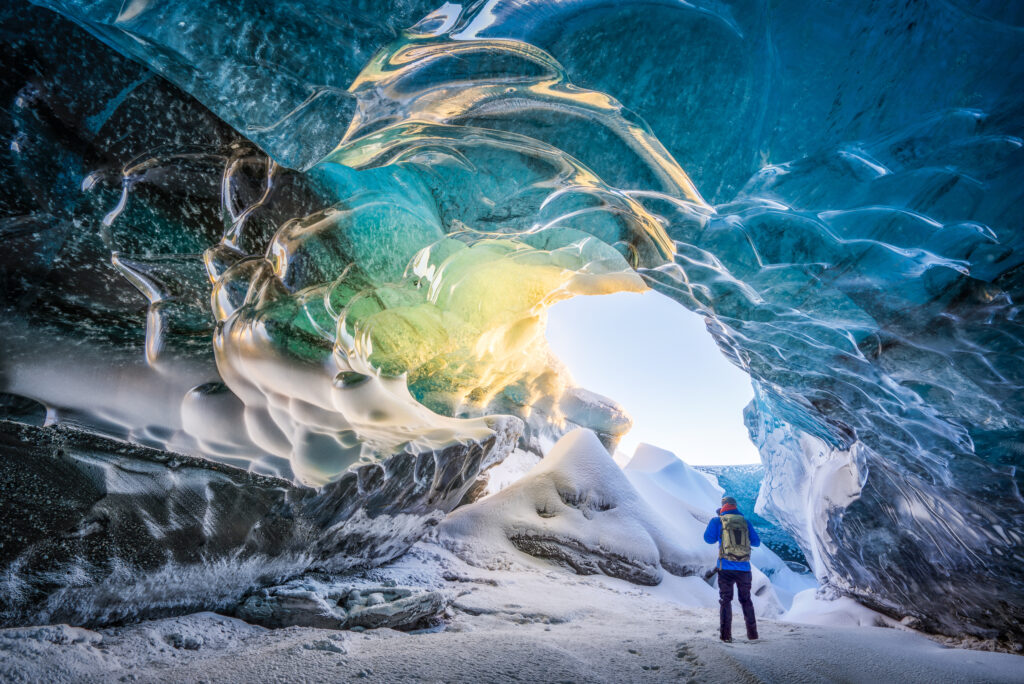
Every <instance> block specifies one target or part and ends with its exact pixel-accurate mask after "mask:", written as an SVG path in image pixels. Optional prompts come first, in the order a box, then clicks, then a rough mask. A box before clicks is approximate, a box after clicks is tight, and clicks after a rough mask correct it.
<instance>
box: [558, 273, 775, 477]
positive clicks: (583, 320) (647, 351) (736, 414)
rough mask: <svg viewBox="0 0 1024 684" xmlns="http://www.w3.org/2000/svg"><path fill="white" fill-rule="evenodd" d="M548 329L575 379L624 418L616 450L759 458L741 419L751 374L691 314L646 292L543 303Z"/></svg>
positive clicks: (721, 460)
mask: <svg viewBox="0 0 1024 684" xmlns="http://www.w3.org/2000/svg"><path fill="white" fill-rule="evenodd" d="M547 336H548V341H549V342H550V343H551V348H552V349H553V350H554V352H555V354H556V355H557V356H558V357H559V358H560V359H561V360H562V361H563V362H564V363H565V364H566V365H567V366H568V367H569V370H570V372H571V373H572V375H573V378H574V379H575V380H576V384H578V385H580V386H582V387H585V388H587V389H589V390H592V391H594V392H597V393H598V394H603V395H605V396H607V397H611V398H612V399H614V400H616V401H617V402H619V403H620V404H622V405H623V406H624V407H625V408H626V410H627V411H628V412H629V414H630V415H631V416H633V429H632V430H630V431H629V433H628V434H627V435H626V436H625V437H624V438H623V439H622V442H621V443H620V445H619V449H620V450H621V451H625V452H626V453H628V454H630V455H632V453H633V450H634V449H635V448H636V445H637V444H639V443H640V442H647V443H649V444H653V445H655V446H659V447H661V448H662V449H668V450H669V451H672V452H673V453H675V454H676V455H677V456H679V457H680V458H682V459H683V460H684V461H686V462H687V463H690V464H691V465H731V464H737V463H760V460H761V459H760V457H759V456H758V453H757V449H756V448H754V445H753V444H751V442H750V438H749V437H748V436H747V429H746V427H744V425H743V407H744V406H746V405H747V403H748V402H749V401H750V400H751V399H752V398H753V396H754V395H753V390H752V389H751V387H750V378H749V377H748V376H747V374H746V373H744V372H743V371H741V370H740V369H738V368H736V367H735V366H733V365H732V364H731V363H729V362H728V361H727V360H726V359H725V357H724V356H723V355H722V353H721V352H720V351H719V350H718V347H717V346H716V345H715V342H714V340H712V339H711V335H710V334H709V333H708V331H707V329H706V328H705V327H704V319H702V318H701V317H700V316H698V315H696V314H694V313H693V312H691V311H689V310H687V309H685V308H684V307H682V306H681V305H679V304H677V303H675V302H673V301H672V300H671V299H669V298H668V297H665V296H663V295H660V294H658V293H656V292H653V291H649V292H645V293H643V294H636V293H632V292H622V293H618V294H613V295H604V296H597V297H574V298H572V299H569V300H566V301H564V302H559V303H558V304H556V305H555V306H553V307H552V308H551V309H550V310H549V320H548V331H547Z"/></svg>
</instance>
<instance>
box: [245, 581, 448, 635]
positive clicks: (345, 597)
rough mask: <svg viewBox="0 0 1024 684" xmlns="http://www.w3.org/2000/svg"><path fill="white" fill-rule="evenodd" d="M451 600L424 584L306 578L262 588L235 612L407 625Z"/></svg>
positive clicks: (338, 623)
mask: <svg viewBox="0 0 1024 684" xmlns="http://www.w3.org/2000/svg"><path fill="white" fill-rule="evenodd" d="M448 603H449V601H448V599H447V598H446V597H445V595H444V594H443V593H441V592H438V591H429V590H427V589H423V588H419V587H399V586H380V587H374V586H369V587H366V586H360V587H354V586H351V585H345V584H343V583H338V582H330V581H326V582H318V581H316V580H315V579H312V578H303V579H299V580H293V581H291V582H288V583H287V584H283V585H278V586H273V587H267V588H264V589H260V590H259V591H258V592H255V593H253V594H251V595H249V596H247V597H245V598H244V599H243V600H242V601H241V602H240V603H239V604H238V606H237V607H236V608H235V610H234V614H235V616H236V617H238V618H241V619H243V620H245V621H246V622H251V623H253V624H258V625H262V626H264V627H291V626H293V625H298V626H301V627H319V628H323V629H352V628H353V627H360V628H364V629H379V628H381V627H388V628H391V629H408V628H411V627H414V626H416V625H420V624H425V623H426V621H427V620H429V619H430V618H434V617H436V616H438V615H439V614H440V613H441V612H442V611H443V610H444V609H445V607H447V605H448Z"/></svg>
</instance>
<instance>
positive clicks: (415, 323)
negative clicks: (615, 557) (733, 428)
mask: <svg viewBox="0 0 1024 684" xmlns="http://www.w3.org/2000/svg"><path fill="white" fill-rule="evenodd" d="M38 4H39V5H40V6H42V7H47V8H50V9H53V10H56V12H58V13H59V14H60V15H61V16H62V17H64V18H58V16H57V15H56V14H52V13H50V12H48V11H44V10H42V9H39V8H38V7H33V6H30V5H28V4H25V3H21V2H15V3H9V4H8V5H6V6H5V7H4V8H3V9H2V10H0V12H2V16H3V21H4V31H5V34H6V36H5V38H6V39H7V40H6V43H7V46H8V49H7V50H6V51H5V53H4V57H3V59H4V64H5V71H4V76H3V93H4V97H5V98H7V99H6V102H7V103H8V104H7V105H6V106H7V107H8V108H7V109H5V110H4V115H3V122H4V124H3V125H4V128H3V130H4V134H5V136H7V138H8V139H9V141H10V143H9V145H8V146H7V147H6V149H5V152H4V156H3V161H2V174H3V178H4V179H5V182H4V184H3V189H2V193H3V194H2V198H3V204H2V206H3V211H4V218H3V223H2V224H0V225H2V230H3V235H4V237H5V241H6V245H7V249H6V251H5V254H4V257H3V259H4V261H3V263H4V270H3V275H2V277H3V281H4V291H3V311H4V313H3V318H2V320H0V324H2V331H0V332H2V333H3V336H4V345H5V346H4V359H3V363H4V366H3V368H2V376H0V379H2V383H3V387H2V389H3V391H4V392H6V393H7V396H6V397H5V400H4V405H5V406H8V407H13V408H12V409H10V410H9V411H8V414H9V415H14V414H15V413H18V414H19V415H21V414H23V413H26V412H27V414H32V415H37V414H38V413H39V412H40V411H42V412H44V413H45V415H46V419H45V420H46V421H48V422H50V423H53V422H63V423H71V424H74V425H79V426H83V427H85V428H86V429H89V430H93V431H101V432H104V433H106V434H109V435H112V436H116V437H121V438H128V439H131V440H132V441H135V442H138V443H142V444H147V445H150V446H154V447H158V448H160V449H167V450H174V451H182V452H186V453H190V454H195V455H200V456H205V457H207V458H211V459H215V460H219V461H221V462H224V463H229V464H233V465H240V466H243V467H246V468H249V469H251V470H253V471H255V472H257V473H266V474H277V475H283V476H285V477H295V478H297V479H298V480H300V481H301V482H304V483H307V484H312V485H322V484H324V483H326V482H330V481H332V480H334V481H337V479H338V478H341V477H343V476H344V473H346V472H348V469H349V468H351V467H352V466H358V465H360V464H362V465H367V464H373V463H377V462H380V461H382V460H385V459H387V458H389V457H391V456H392V455H394V454H414V453H417V452H422V451H424V450H436V449H442V448H445V447H447V446H451V445H456V444H459V443H472V442H474V441H478V440H481V439H486V438H487V437H488V436H489V435H490V434H492V433H493V431H494V428H493V422H491V421H492V420H493V419H491V418H490V416H492V415H494V414H512V415H515V416H518V417H520V418H522V419H523V420H524V421H525V426H526V427H525V430H524V432H523V435H522V437H521V439H520V440H519V446H520V447H521V448H523V449H525V450H529V451H533V452H534V453H540V452H542V451H544V450H546V449H547V448H549V446H550V445H551V444H552V443H553V442H554V441H555V440H556V439H557V438H558V437H559V436H560V435H562V434H564V433H565V432H567V431H568V430H569V429H571V428H572V427H573V426H576V425H582V426H584V427H588V428H591V429H593V430H594V431H595V432H596V433H598V434H600V435H601V436H602V438H603V440H604V442H605V445H606V446H608V447H611V448H613V447H614V443H615V441H616V439H617V437H618V436H619V435H621V434H622V432H623V431H624V430H626V429H628V427H629V418H628V416H627V415H626V414H625V412H624V411H623V410H622V408H621V407H619V406H618V405H616V404H615V403H614V401H611V400H604V399H600V398H596V397H594V396H592V395H588V394H585V393H583V392H581V391H580V390H578V389H576V388H573V387H572V382H571V378H569V377H568V375H567V374H566V373H565V371H564V369H562V367H561V365H560V364H559V362H558V360H557V359H554V358H552V357H551V355H550V353H549V352H548V351H547V348H546V345H545V343H544V341H543V329H544V309H545V307H546V306H548V305H550V304H551V303H553V302H555V301H558V300H559V299H560V298H564V297H569V296H573V295H578V294H601V293H607V292H613V291H617V290H640V289H644V288H653V289H655V290H657V291H659V292H661V293H663V294H665V295H667V296H669V297H671V298H673V299H675V300H676V301H678V302H679V303H680V304H682V305H684V306H686V307H688V308H690V309H692V310H694V311H696V312H698V313H700V314H701V315H703V316H705V318H706V320H707V324H708V329H709V331H710V332H711V334H712V335H713V336H714V337H715V339H716V340H717V342H718V343H719V345H720V347H721V348H722V351H723V352H724V353H725V354H726V356H727V357H728V358H730V359H731V360H732V361H733V362H734V363H736V364H737V365H738V366H740V367H741V368H743V369H744V370H745V371H747V372H748V373H749V374H750V376H751V379H752V381H753V384H754V388H755V400H754V402H753V403H752V404H751V406H750V407H749V408H748V411H747V424H748V427H749V429H750V433H751V435H752V437H753V439H754V440H755V442H756V443H757V445H758V446H759V448H760V450H761V453H762V457H763V459H764V462H765V467H766V476H765V482H764V485H763V487H762V491H761V496H760V499H759V501H760V506H761V510H763V511H765V512H766V513H770V514H771V515H772V516H774V517H775V518H776V519H778V520H779V521H780V522H781V523H782V524H783V525H784V526H785V527H786V529H787V530H788V531H789V532H790V533H791V534H793V535H794V537H795V538H796V539H797V540H798V541H799V543H800V545H801V547H802V548H803V550H804V552H805V554H806V556H807V558H808V560H809V561H810V562H811V564H812V565H813V566H814V567H813V569H814V571H815V573H816V574H817V575H818V577H819V578H821V579H822V580H823V581H826V582H828V583H829V584H830V585H832V586H833V587H835V588H836V589H837V590H839V591H841V592H843V593H845V594H848V595H850V596H854V597H856V598H858V599H859V600H861V601H863V602H865V603H867V604H868V605H869V606H871V607H873V608H876V609H878V610H881V611H883V612H886V613H888V614H891V615H894V616H898V617H902V616H905V615H910V616H913V617H914V618H916V619H919V620H920V621H921V622H922V624H923V625H924V626H925V627H926V628H928V629H932V630H939V631H946V632H949V633H959V632H962V631H968V632H972V633H976V634H979V635H986V636H987V635H1002V636H1008V635H1009V636H1018V637H1019V636H1020V635H1021V632H1020V630H1021V627H1020V626H1021V624H1024V601H1022V599H1021V587H1024V575H1022V572H1024V570H1022V569H1021V567H1022V565H1021V561H1022V560H1024V543H1022V541H1021V534H1022V530H1024V502H1022V499H1021V494H1020V486H1021V483H1022V480H1021V472H1022V471H1021V470H1020V466H1021V465H1022V462H1021V459H1022V453H1024V452H1022V450H1021V448H1020V444H1021V442H1022V434H1024V403H1022V402H1024V399H1022V397H1024V392H1021V385H1022V384H1024V376H1022V371H1021V369H1022V368H1024V353H1022V352H1024V344H1022V341H1024V330H1022V328H1021V323H1020V300H1021V297H1022V296H1024V291H1022V279H1021V274H1022V269H1021V266H1022V264H1024V244H1022V240H1024V237H1022V236H1024V232H1022V231H1021V229H1020V222H1021V217H1022V207H1024V203H1022V192H1024V191H1022V187H1024V186H1022V184H1021V182H1020V181H1021V178H1022V173H1024V151H1022V149H1021V148H1022V142H1021V139H1020V137H1019V136H1020V135H1021V133H1022V130H1021V123H1022V114H1021V111H1022V108H1021V104H1022V103H1021V99H1022V97H1024V95H1022V93H1024V87H1022V86H1024V82H1022V80H1024V79H1022V74H1024V68H1022V64H1021V60H1022V59H1024V57H1022V55H1024V50H1021V40H1022V39H1021V34H1020V24H1021V22H1020V18H1019V16H1018V14H1017V13H1015V12H1014V11H1013V10H1010V9H1006V8H1002V7H1001V6H997V5H995V4H990V3H985V4H982V5H977V6H975V5H971V4H968V3H963V2H960V1H959V0H955V1H953V2H944V3H935V2H924V3H916V4H912V5H906V6H904V5H903V4H899V3H879V4H876V5H871V6H870V7H857V8H852V7H848V6H832V5H822V4H820V3H813V2H802V1H800V0H793V1H792V2H788V3H784V5H781V6H778V7H776V6H774V5H773V6H771V7H769V6H768V5H766V4H763V3H751V4H750V5H749V6H743V7H741V6H738V5H723V4H721V3H716V2H696V3H693V4H690V3H662V2H636V3H622V4H616V5H614V6H613V5H609V4H607V3H603V2H596V1H594V0H578V1H575V2H566V3H547V2H541V1H539V0H538V1H534V2H530V1H522V2H516V1H509V2H498V1H493V2H486V3H473V4H466V5H462V4H458V3H445V4H443V5H442V6H440V7H432V6H421V5H419V4H418V3H406V4H402V5H401V7H400V8H397V9H396V8H391V7H389V6H386V5H380V6H374V7H364V6H363V5H361V4H358V5H357V4H353V5H352V6H347V5H346V6H345V8H343V9H341V10H339V9H338V8H337V6H336V4H335V3H328V2H326V0H324V1H319V0H318V1H316V2H312V3H297V2H290V1H284V2H277V3H261V2H258V0H245V1H244V2H241V3H234V4H231V5H223V4H217V3H205V2H197V1H196V2H193V1H189V0H181V1H180V2H174V3H149V2H145V1H144V0H140V1H138V2H131V3H121V2H120V0H117V1H116V2H115V1H114V0H100V1H99V2H91V1H90V2H86V1H84V0H45V1H40V2H39V3H38ZM86 32H88V34H87V33H86ZM89 34H91V36H94V37H95V38H93V37H90V35H89ZM55 36H59V37H60V40H56V39H55ZM97 39H98V41H99V42H98V41H97ZM58 46H59V47H58ZM684 169H685V171H684ZM687 172H689V173H691V174H692V175H693V178H694V181H695V182H694V181H691V180H690V176H689V175H688V174H687ZM698 188H699V189H700V190H701V191H702V192H703V196H702V194H701V193H700V192H698ZM705 197H706V198H708V199H707V200H706V199H704V198H705ZM111 263H112V265H113V268H116V270H117V272H116V273H115V272H114V271H113V269H112V267H111V266H108V264H111ZM133 288H134V289H135V290H137V291H140V292H141V293H142V294H143V295H144V296H145V301H146V302H148V307H147V310H146V313H145V314H142V312H141V311H140V302H141V301H142V300H140V299H139V297H138V295H137V294H136V292H135V290H133ZM143 318H144V319H145V332H144V333H143V327H142V320H143ZM610 324H613V323H611V322H610ZM143 348H144V350H145V353H143ZM681 353H685V352H683V351H681ZM33 402H36V403H33ZM396 496H397V497H398V498H399V499H400V498H401V495H400V494H398V495H396ZM399 503H400V502H399ZM396 505H399V504H396Z"/></svg>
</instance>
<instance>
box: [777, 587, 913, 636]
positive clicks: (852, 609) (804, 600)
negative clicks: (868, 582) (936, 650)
mask: <svg viewBox="0 0 1024 684" xmlns="http://www.w3.org/2000/svg"><path fill="white" fill-rule="evenodd" d="M779 619H780V620H782V621H784V622H800V623H803V624H806V625H824V626H827V627H902V625H900V623H898V622H897V621H896V620H893V619H892V618H890V617H887V616H885V615H882V614H881V613H879V612H876V611H874V610H871V609H870V608H868V607H866V606H862V605H861V604H859V603H857V602H856V601H854V600H853V599H852V598H850V597H848V596H840V597H838V598H835V599H824V598H820V597H819V596H818V595H817V591H816V590H814V589H807V590H805V591H801V592H800V593H798V594H797V595H796V596H795V597H793V606H792V607H791V608H790V609H789V610H788V611H786V612H785V613H783V614H782V615H781V616H780V617H779Z"/></svg>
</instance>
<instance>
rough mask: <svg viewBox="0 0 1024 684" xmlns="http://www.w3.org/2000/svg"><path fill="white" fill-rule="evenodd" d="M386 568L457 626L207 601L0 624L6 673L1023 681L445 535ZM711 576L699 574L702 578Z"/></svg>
mask: <svg viewBox="0 0 1024 684" xmlns="http://www.w3.org/2000/svg"><path fill="white" fill-rule="evenodd" d="M370 574H371V575H372V577H371V578H369V579H372V580H373V581H387V580H391V581H395V582H398V583H400V584H417V585H419V586H429V587H434V588H437V589H441V590H443V591H444V592H446V594H447V595H448V596H449V599H450V600H451V605H450V607H449V609H448V617H447V618H446V619H445V624H444V628H443V630H442V631H435V632H421V633H411V634H410V633H403V632H397V631H394V630H390V629H379V630H370V631H366V632H361V633H356V632H339V631H336V630H327V629H315V628H309V627H289V628H285V629H277V630H268V629H264V628H262V627H256V626H253V625H249V624H246V623H244V622H242V621H240V620H236V619H234V618H229V617H224V616H221V615H215V614H213V613H198V614H195V615H189V616H186V617H182V618H170V619H165V620H155V621H149V622H143V623H139V624H135V625H129V626H126V627H121V628H112V629H104V630H99V631H95V632H93V631H89V630H84V629H75V628H67V627H60V626H57V627H36V628H24V629H9V630H0V680H2V681H5V682H27V681H32V682H36V681H38V682H44V681H45V682H111V681H132V682H271V681H289V682H327V681H348V680H355V681H373V682H441V681H444V682H504V681H536V682H569V681H571V682H654V681H689V682H729V683H730V684H732V683H734V682H737V681H741V682H756V681H761V682H838V681H841V682H871V684H877V683H878V682H900V683H902V682H927V683H928V684H934V683H935V682H1020V681H1021V676H1020V673H1021V666H1022V664H1024V660H1022V659H1021V658H1020V657H1019V656H1014V655H1007V654H999V653H984V652H979V651H966V650H958V649H948V648H943V647H942V646H940V645H939V644H936V643H935V642H933V641H931V640H929V639H927V638H925V637H923V636H920V635H918V634H915V633H913V632H910V631H905V630H900V629H886V628H880V627H829V626H816V625H804V624H794V623H786V622H781V621H776V620H766V619H762V620H761V621H760V633H761V639H760V640H759V641H758V642H756V643H747V642H745V641H743V640H742V639H740V640H737V641H736V642H734V643H732V644H723V643H722V642H720V641H719V640H718V635H717V622H718V614H717V610H715V609H714V608H712V607H707V608H698V607H684V606H682V605H679V604H678V603H674V602H672V601H669V600H665V598H664V597H663V596H662V595H660V592H659V591H658V589H662V588H661V587H658V588H656V590H655V592H654V593H652V592H650V591H648V590H647V589H643V588H640V587H637V586H635V585H631V584H628V583H627V582H624V581H622V580H614V579H609V578H606V577H600V576H591V577H580V576H577V575H572V574H568V573H566V572H564V571H561V570H542V569H538V568H526V567H521V568H516V569H515V570H488V569H484V568H479V567H474V566H471V565H468V564H466V563H464V562H463V561H461V560H460V559H458V558H457V557H455V556H454V555H453V554H451V553H450V552H448V551H446V550H445V549H443V548H441V547H439V546H437V545H435V544H431V543H425V544H419V545H417V546H416V547H415V548H414V549H413V551H412V552H410V554H408V555H406V556H405V557H403V558H402V559H400V560H399V561H397V562H396V563H394V564H393V565H391V566H389V567H388V568H385V569H381V570H377V571H374V572H373V573H370ZM696 581H700V580H696Z"/></svg>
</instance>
